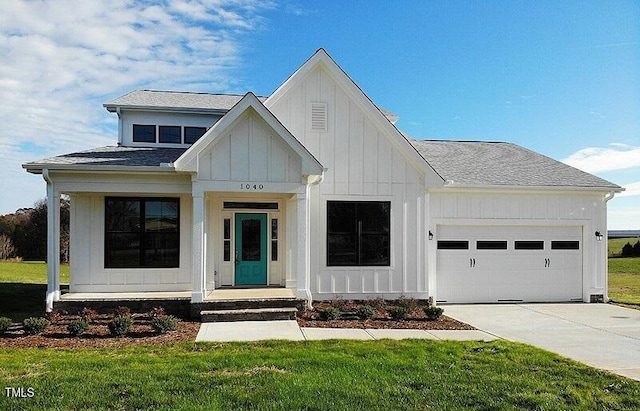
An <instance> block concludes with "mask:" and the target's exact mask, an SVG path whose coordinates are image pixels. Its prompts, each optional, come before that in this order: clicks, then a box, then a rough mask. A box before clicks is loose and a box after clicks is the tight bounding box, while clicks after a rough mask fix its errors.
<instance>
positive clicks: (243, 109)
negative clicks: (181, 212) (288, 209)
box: [175, 93, 323, 184]
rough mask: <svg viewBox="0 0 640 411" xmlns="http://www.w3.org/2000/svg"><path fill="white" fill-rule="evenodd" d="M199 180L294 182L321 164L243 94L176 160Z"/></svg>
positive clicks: (317, 170) (179, 168)
mask: <svg viewBox="0 0 640 411" xmlns="http://www.w3.org/2000/svg"><path fill="white" fill-rule="evenodd" d="M175 168H176V171H183V172H191V173H194V174H195V179H196V180H198V181H229V182H243V183H250V182H258V181H259V182H273V183H297V184H299V183H300V182H301V181H302V178H303V177H304V176H309V175H321V174H322V172H323V167H322V165H321V164H320V163H319V162H318V161H317V160H316V159H315V158H314V157H313V156H312V155H311V154H310V153H309V152H308V151H307V150H306V148H305V147H304V146H303V145H302V144H301V143H300V142H299V141H298V140H296V138H295V137H294V136H293V135H292V134H291V133H290V132H289V131H288V130H287V129H286V128H285V127H284V126H283V125H282V124H280V122H278V120H277V119H276V118H275V117H274V116H273V115H272V114H271V113H270V112H269V110H267V109H266V108H265V107H264V106H263V105H262V103H260V101H259V100H258V99H257V97H256V96H255V95H253V94H252V93H247V94H246V95H245V96H244V97H243V98H242V100H241V101H240V102H238V104H237V105H236V106H234V107H233V108H232V109H231V110H230V111H229V112H228V113H227V114H226V115H225V116H224V117H223V118H222V119H221V120H220V121H219V122H217V123H216V124H215V125H214V126H213V127H212V128H211V129H210V130H209V131H207V133H205V134H204V135H203V136H202V137H201V138H200V139H199V140H198V141H197V142H196V143H195V144H193V145H192V146H191V147H190V148H189V149H188V150H187V151H186V152H185V153H184V154H183V155H182V156H181V157H180V158H179V159H178V160H176V162H175Z"/></svg>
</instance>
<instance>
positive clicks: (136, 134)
mask: <svg viewBox="0 0 640 411" xmlns="http://www.w3.org/2000/svg"><path fill="white" fill-rule="evenodd" d="M133 141H134V142H135V143H155V142H156V126H155V125H148V124H134V125H133Z"/></svg>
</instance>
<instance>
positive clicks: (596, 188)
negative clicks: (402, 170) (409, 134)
mask: <svg viewBox="0 0 640 411" xmlns="http://www.w3.org/2000/svg"><path fill="white" fill-rule="evenodd" d="M458 189H460V190H509V191H590V192H606V193H610V192H614V193H621V192H623V191H624V190H625V189H624V188H622V187H619V186H535V185H501V184H458V183H455V182H451V181H447V182H445V184H444V185H443V186H441V187H436V188H434V189H433V190H432V191H453V190H458Z"/></svg>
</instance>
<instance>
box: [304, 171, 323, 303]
mask: <svg viewBox="0 0 640 411" xmlns="http://www.w3.org/2000/svg"><path fill="white" fill-rule="evenodd" d="M325 171H327V169H326V168H324V169H322V173H321V174H320V175H319V176H316V178H314V179H313V181H311V182H309V183H308V184H307V189H306V199H307V201H308V202H310V201H311V199H310V198H309V197H310V193H311V190H310V188H311V186H317V185H320V184H321V183H322V182H323V181H324V173H325ZM306 219H307V221H306V225H307V233H306V235H307V238H306V243H307V248H306V250H305V252H304V258H305V260H306V261H305V267H306V268H307V270H308V273H307V274H308V276H306V277H307V278H308V279H309V285H308V287H306V292H305V294H306V297H307V308H308V309H310V310H311V309H313V297H312V296H311V249H310V245H311V210H310V207H309V206H307V215H306Z"/></svg>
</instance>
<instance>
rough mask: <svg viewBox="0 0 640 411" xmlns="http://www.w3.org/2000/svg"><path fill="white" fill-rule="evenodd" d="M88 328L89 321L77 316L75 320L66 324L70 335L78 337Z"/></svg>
mask: <svg viewBox="0 0 640 411" xmlns="http://www.w3.org/2000/svg"><path fill="white" fill-rule="evenodd" d="M88 329H89V323H87V320H85V319H83V318H78V319H77V320H73V321H72V322H71V323H70V324H69V325H67V331H69V334H70V335H71V336H72V337H79V336H81V335H82V334H84V333H85V332H87V330H88Z"/></svg>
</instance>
